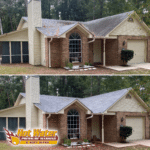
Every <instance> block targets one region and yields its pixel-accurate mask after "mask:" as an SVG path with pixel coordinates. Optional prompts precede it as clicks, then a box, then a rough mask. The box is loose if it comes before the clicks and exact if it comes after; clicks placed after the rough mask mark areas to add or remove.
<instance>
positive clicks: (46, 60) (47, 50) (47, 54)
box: [45, 38, 49, 67]
mask: <svg viewBox="0 0 150 150" xmlns="http://www.w3.org/2000/svg"><path fill="white" fill-rule="evenodd" d="M48 41H49V39H48V38H46V39H45V62H46V67H49V43H48Z"/></svg>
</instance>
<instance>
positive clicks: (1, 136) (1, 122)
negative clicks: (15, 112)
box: [0, 117, 6, 140]
mask: <svg viewBox="0 0 150 150" xmlns="http://www.w3.org/2000/svg"><path fill="white" fill-rule="evenodd" d="M3 128H6V118H3V117H1V118H0V140H6V136H5V131H4V129H3Z"/></svg>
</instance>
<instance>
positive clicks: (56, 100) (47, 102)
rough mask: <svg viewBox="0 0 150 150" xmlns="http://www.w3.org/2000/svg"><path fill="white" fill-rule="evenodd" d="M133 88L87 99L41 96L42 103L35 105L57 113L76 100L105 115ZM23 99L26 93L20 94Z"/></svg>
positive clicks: (47, 111)
mask: <svg viewBox="0 0 150 150" xmlns="http://www.w3.org/2000/svg"><path fill="white" fill-rule="evenodd" d="M129 90H131V88H128V89H123V90H119V91H114V92H109V93H105V94H100V95H97V96H92V97H87V98H73V97H61V96H49V95H40V103H35V104H34V105H35V106H36V107H38V108H39V109H41V110H42V111H44V112H46V113H57V112H58V111H60V110H61V109H63V108H65V107H66V106H68V105H69V104H71V103H72V102H74V101H75V100H77V101H79V102H81V103H82V104H83V105H84V106H86V107H87V108H88V109H89V110H91V111H92V112H93V113H104V112H105V111H106V110H107V109H108V108H109V107H111V106H112V105H113V104H114V103H115V102H117V101H118V100H119V99H120V98H121V97H122V96H124V95H125V94H126V93H127V92H128V91H129ZM20 94H21V95H22V96H23V97H25V96H26V94H25V93H20Z"/></svg>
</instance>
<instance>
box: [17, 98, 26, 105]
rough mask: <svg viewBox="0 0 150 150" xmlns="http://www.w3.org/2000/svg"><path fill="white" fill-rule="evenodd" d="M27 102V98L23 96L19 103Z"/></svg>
mask: <svg viewBox="0 0 150 150" xmlns="http://www.w3.org/2000/svg"><path fill="white" fill-rule="evenodd" d="M25 103H26V99H25V98H24V97H23V98H22V99H21V100H20V103H19V104H18V105H21V104H25Z"/></svg>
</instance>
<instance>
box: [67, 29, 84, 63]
mask: <svg viewBox="0 0 150 150" xmlns="http://www.w3.org/2000/svg"><path fill="white" fill-rule="evenodd" d="M72 34H78V36H79V37H80V39H70V37H71V36H72ZM70 41H80V42H81V43H80V44H81V46H80V48H81V52H70ZM71 45H72V44H71ZM75 46H76V45H75ZM80 48H79V49H80ZM70 54H80V55H81V62H82V39H81V36H80V34H79V33H78V32H73V33H71V34H70V36H69V62H71V61H70V58H75V57H70ZM74 60H75V59H74ZM76 62H78V63H81V62H80V61H72V62H71V63H76Z"/></svg>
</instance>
